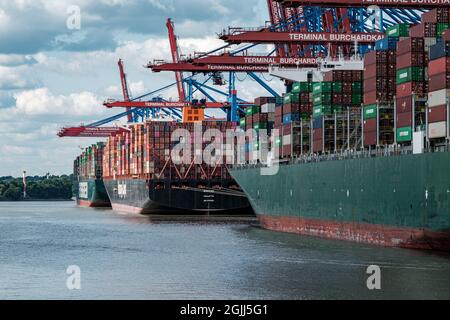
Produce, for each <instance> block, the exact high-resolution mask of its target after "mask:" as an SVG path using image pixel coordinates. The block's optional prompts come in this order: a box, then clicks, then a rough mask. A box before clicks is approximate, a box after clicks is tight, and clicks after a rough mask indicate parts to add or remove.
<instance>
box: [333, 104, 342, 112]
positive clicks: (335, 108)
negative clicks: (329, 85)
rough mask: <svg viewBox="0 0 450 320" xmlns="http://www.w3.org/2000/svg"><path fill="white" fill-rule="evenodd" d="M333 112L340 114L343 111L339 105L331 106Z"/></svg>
mask: <svg viewBox="0 0 450 320" xmlns="http://www.w3.org/2000/svg"><path fill="white" fill-rule="evenodd" d="M332 110H333V112H342V111H344V107H343V106H342V105H340V104H335V105H333V109H332Z"/></svg>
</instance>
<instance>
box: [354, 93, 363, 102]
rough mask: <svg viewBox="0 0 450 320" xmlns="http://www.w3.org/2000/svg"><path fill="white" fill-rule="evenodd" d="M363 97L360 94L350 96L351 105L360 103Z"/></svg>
mask: <svg viewBox="0 0 450 320" xmlns="http://www.w3.org/2000/svg"><path fill="white" fill-rule="evenodd" d="M362 100H363V97H362V95H361V94H352V104H360V103H362Z"/></svg>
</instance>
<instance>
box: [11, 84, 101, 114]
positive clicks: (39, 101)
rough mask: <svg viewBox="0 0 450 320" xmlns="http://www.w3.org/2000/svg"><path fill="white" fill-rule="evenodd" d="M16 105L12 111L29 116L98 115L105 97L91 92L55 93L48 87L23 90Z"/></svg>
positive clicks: (17, 95) (16, 96) (17, 98)
mask: <svg viewBox="0 0 450 320" xmlns="http://www.w3.org/2000/svg"><path fill="white" fill-rule="evenodd" d="M15 98H16V106H15V108H14V109H13V111H12V112H15V113H17V114H24V115H27V116H42V115H47V116H48V115H65V116H77V117H80V116H81V117H86V116H96V115H100V114H102V110H103V109H102V102H103V99H101V98H99V97H97V96H95V95H94V94H92V93H91V92H80V93H73V94H70V95H68V96H64V95H54V94H52V93H51V92H50V91H49V89H48V88H39V89H35V90H28V91H23V92H20V93H18V94H16V95H15Z"/></svg>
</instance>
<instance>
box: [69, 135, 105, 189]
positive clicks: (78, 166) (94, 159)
mask: <svg viewBox="0 0 450 320" xmlns="http://www.w3.org/2000/svg"><path fill="white" fill-rule="evenodd" d="M104 149H105V144H104V143H103V142H98V143H97V144H93V145H92V146H90V147H88V148H86V149H85V150H84V152H83V153H82V154H81V155H80V156H78V157H77V159H76V160H75V162H74V171H73V172H74V175H75V177H74V179H75V180H90V179H92V180H95V179H101V178H102V173H103V154H104Z"/></svg>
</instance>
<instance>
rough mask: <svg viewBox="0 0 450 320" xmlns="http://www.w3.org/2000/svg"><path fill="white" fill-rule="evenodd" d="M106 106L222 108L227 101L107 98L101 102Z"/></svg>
mask: <svg viewBox="0 0 450 320" xmlns="http://www.w3.org/2000/svg"><path fill="white" fill-rule="evenodd" d="M103 105H104V106H105V107H107V108H130V107H134V108H142V109H183V108H202V109H203V108H205V109H222V108H227V107H229V104H228V103H222V102H207V101H203V102H202V101H199V102H198V103H197V104H195V103H191V102H187V101H186V102H183V101H174V102H172V101H114V100H109V101H107V102H105V103H104V104H103Z"/></svg>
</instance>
